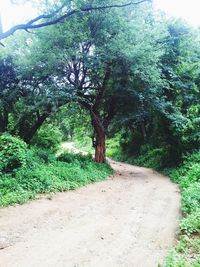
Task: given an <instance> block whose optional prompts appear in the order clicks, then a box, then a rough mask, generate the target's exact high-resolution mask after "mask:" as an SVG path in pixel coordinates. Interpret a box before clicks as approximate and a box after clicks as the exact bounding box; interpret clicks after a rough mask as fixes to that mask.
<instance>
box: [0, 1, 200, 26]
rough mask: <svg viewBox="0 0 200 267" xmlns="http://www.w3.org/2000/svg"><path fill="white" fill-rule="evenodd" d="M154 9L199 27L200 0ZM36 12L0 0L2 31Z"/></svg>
mask: <svg viewBox="0 0 200 267" xmlns="http://www.w3.org/2000/svg"><path fill="white" fill-rule="evenodd" d="M154 3H155V7H156V8H158V9H161V10H163V11H165V12H166V13H167V14H168V15H169V16H174V17H181V18H183V19H185V20H186V21H188V22H189V23H190V24H191V25H193V26H200V0H154ZM36 14H37V12H36V10H35V9H34V8H33V7H32V5H31V4H30V3H28V1H27V3H26V4H23V5H12V4H11V2H10V0H0V15H1V19H2V24H3V29H4V31H5V30H7V29H9V28H10V27H12V26H13V25H15V24H19V23H24V22H26V21H27V20H29V19H31V18H33V17H35V16H36Z"/></svg>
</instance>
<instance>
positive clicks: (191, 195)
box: [182, 183, 200, 214]
mask: <svg viewBox="0 0 200 267" xmlns="http://www.w3.org/2000/svg"><path fill="white" fill-rule="evenodd" d="M197 209H200V183H193V184H191V185H190V186H189V187H188V188H186V189H185V190H183V193H182V210H183V212H184V213H186V214H187V213H191V212H193V211H196V210H197Z"/></svg>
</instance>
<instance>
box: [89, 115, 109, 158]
mask: <svg viewBox="0 0 200 267" xmlns="http://www.w3.org/2000/svg"><path fill="white" fill-rule="evenodd" d="M97 114H98V113H97ZM97 114H95V112H94V111H93V110H92V111H91V119H92V126H93V128H94V133H95V134H94V140H93V145H94V147H95V161H96V162H97V163H104V162H106V130H105V127H104V125H103V123H102V122H101V119H100V118H99V116H98V115H97Z"/></svg>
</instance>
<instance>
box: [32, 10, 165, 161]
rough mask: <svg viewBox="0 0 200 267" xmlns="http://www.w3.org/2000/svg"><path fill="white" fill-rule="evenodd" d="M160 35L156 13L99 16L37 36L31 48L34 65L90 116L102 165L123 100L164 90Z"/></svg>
mask: <svg viewBox="0 0 200 267" xmlns="http://www.w3.org/2000/svg"><path fill="white" fill-rule="evenodd" d="M157 34H160V32H158V31H157V23H156V22H155V21H154V18H153V15H152V13H151V12H145V11H144V9H142V10H137V11H136V10H135V9H130V8H128V9H123V10H119V9H118V10H115V11H114V10H112V11H110V10H109V9H108V10H106V12H105V13H104V14H102V13H101V12H100V11H99V10H96V11H93V12H91V13H88V14H87V15H85V14H84V15H83V14H79V15H77V16H76V17H74V18H73V19H71V20H70V21H68V22H65V23H64V24H62V25H57V26H56V27H52V28H50V29H46V30H43V31H40V32H38V39H37V41H36V42H35V44H33V45H31V46H32V53H33V54H34V57H33V59H32V62H31V64H33V65H35V67H36V66H38V67H39V66H43V72H48V73H51V76H52V77H54V81H56V82H57V84H62V85H63V86H64V85H65V87H66V88H71V90H72V97H73V99H74V100H75V101H78V102H79V104H80V105H81V106H82V107H83V108H85V109H86V110H88V112H89V114H90V116H91V123H92V126H93V128H94V138H93V144H94V146H95V158H96V161H97V162H104V161H105V150H106V147H105V140H106V134H107V131H108V126H109V124H110V122H111V120H112V118H113V117H114V115H115V114H116V113H117V112H119V108H120V103H121V102H122V98H123V97H125V95H127V92H130V94H132V91H133V89H134V88H139V89H138V90H141V91H143V90H145V91H147V92H149V94H151V92H152V91H155V90H156V86H158V84H159V78H160V76H159V75H160V72H159V70H158V68H157V59H158V58H159V56H160V52H159V51H160V48H159V45H158V44H157ZM155 48H157V50H155ZM44 62H46V64H45V65H44ZM150 76H151V77H150ZM135 90H136V89H135Z"/></svg>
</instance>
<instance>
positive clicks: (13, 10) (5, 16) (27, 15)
mask: <svg viewBox="0 0 200 267" xmlns="http://www.w3.org/2000/svg"><path fill="white" fill-rule="evenodd" d="M0 16H1V20H2V26H3V30H4V31H5V30H8V29H9V28H10V27H12V26H13V25H16V24H19V23H24V22H26V21H27V20H29V19H31V18H33V17H35V16H36V10H35V9H34V8H33V7H32V5H31V4H30V3H25V4H23V5H13V4H11V3H10V0H0Z"/></svg>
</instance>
